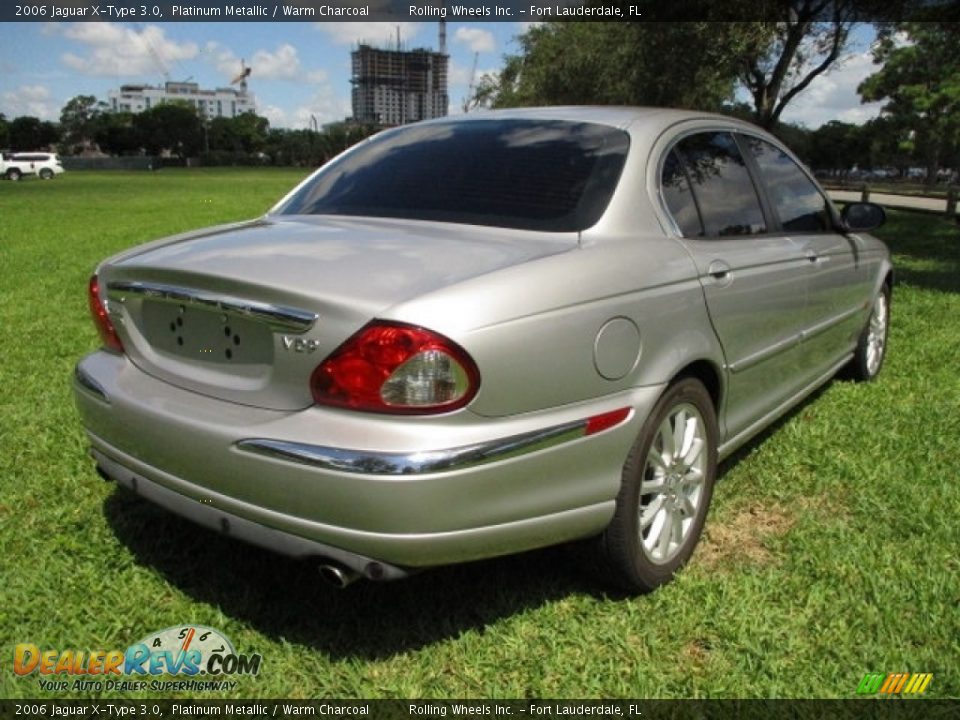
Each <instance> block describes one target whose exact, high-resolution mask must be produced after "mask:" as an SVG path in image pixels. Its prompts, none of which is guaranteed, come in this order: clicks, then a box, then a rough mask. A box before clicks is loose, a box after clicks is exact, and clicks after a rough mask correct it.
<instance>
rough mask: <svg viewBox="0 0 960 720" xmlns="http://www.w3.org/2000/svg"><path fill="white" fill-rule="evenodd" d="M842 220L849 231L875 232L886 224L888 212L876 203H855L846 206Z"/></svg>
mask: <svg viewBox="0 0 960 720" xmlns="http://www.w3.org/2000/svg"><path fill="white" fill-rule="evenodd" d="M840 218H841V219H842V220H843V224H844V227H845V228H846V229H847V230H851V231H857V230H861V231H865V230H873V229H874V228H877V227H880V226H881V225H883V223H884V222H886V220H887V211H886V210H884V209H883V208H882V207H880V206H879V205H877V204H876V203H870V202H854V203H850V204H848V205H846V206H844V208H843V211H842V212H841V213H840Z"/></svg>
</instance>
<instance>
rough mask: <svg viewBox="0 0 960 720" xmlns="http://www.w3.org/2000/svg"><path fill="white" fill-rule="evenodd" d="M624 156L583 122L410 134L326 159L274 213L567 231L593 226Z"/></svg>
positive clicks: (622, 142) (610, 135)
mask: <svg viewBox="0 0 960 720" xmlns="http://www.w3.org/2000/svg"><path fill="white" fill-rule="evenodd" d="M628 147H629V136H628V135H627V134H626V133H625V132H624V131H622V130H618V129H616V128H611V127H609V126H606V125H596V124H593V123H573V122H562V121H544V120H535V121H534V120H471V121H469V122H448V123H430V124H426V125H412V126H409V127H404V128H399V129H397V130H393V131H390V132H386V133H383V134H381V135H378V136H376V137H374V138H372V139H371V140H370V141H368V142H366V143H364V144H363V145H361V146H360V147H358V148H356V149H355V150H354V151H353V152H351V153H349V154H348V155H347V156H345V157H342V158H340V159H338V160H334V161H333V162H332V163H330V164H329V165H328V166H326V167H325V168H324V169H323V170H322V171H321V172H320V173H319V174H318V175H317V176H316V177H315V178H313V179H312V180H310V181H309V182H308V183H307V184H306V185H305V186H304V187H302V188H301V189H300V190H299V191H298V192H297V193H296V194H295V195H293V196H292V197H291V198H290V199H289V200H287V202H286V203H284V204H283V205H282V206H281V207H280V208H278V210H277V212H278V213H279V214H282V215H362V216H372V217H390V218H406V219H414V220H434V221H440V222H452V223H464V224H470V225H491V226H496V227H505V228H520V229H527V230H546V231H553V232H573V231H578V230H583V229H585V228H588V227H590V226H591V225H593V224H594V223H596V222H597V220H599V219H600V216H601V215H602V214H603V211H604V210H605V209H606V207H607V203H608V202H609V201H610V196H611V195H612V194H613V190H614V188H615V187H616V184H617V180H618V179H619V177H620V171H621V170H622V168H623V163H624V159H625V157H626V153H627V149H628Z"/></svg>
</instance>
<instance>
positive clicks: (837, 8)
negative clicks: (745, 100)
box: [740, 0, 867, 128]
mask: <svg viewBox="0 0 960 720" xmlns="http://www.w3.org/2000/svg"><path fill="white" fill-rule="evenodd" d="M866 6H867V5H866V4H865V3H863V2H861V1H860V0H787V1H786V2H784V3H782V12H783V17H782V18H781V19H780V20H779V21H778V22H765V23H762V25H763V30H759V31H757V32H756V33H755V34H754V36H753V37H754V39H755V40H756V42H754V43H753V45H752V46H750V47H748V48H747V50H746V52H745V53H744V54H743V56H742V57H741V60H740V81H741V82H742V83H743V85H744V87H746V88H747V90H748V91H749V92H750V95H751V97H752V98H753V108H754V122H756V123H757V124H758V125H760V126H762V127H765V128H773V127H774V126H775V125H776V123H777V122H778V121H779V119H780V115H781V114H782V113H783V110H784V108H786V106H787V105H788V104H789V103H790V101H791V100H793V99H794V98H795V97H796V96H797V95H799V94H800V93H801V92H803V91H804V90H805V89H806V88H808V87H809V86H810V83H812V82H813V81H814V80H815V79H816V78H817V77H819V76H820V75H822V74H823V73H825V72H826V71H827V70H828V69H829V68H830V67H831V66H832V65H833V64H834V63H835V62H836V61H837V60H838V59H839V58H840V56H841V54H842V53H843V50H844V48H845V46H846V43H847V39H848V37H849V35H850V30H851V28H852V27H853V23H854V22H855V21H856V20H857V19H858V18H859V17H860V16H861V14H862V12H863V10H864V8H865V7H866Z"/></svg>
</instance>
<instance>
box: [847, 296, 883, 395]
mask: <svg viewBox="0 0 960 720" xmlns="http://www.w3.org/2000/svg"><path fill="white" fill-rule="evenodd" d="M889 329H890V286H889V285H884V286H883V287H882V288H881V289H880V292H878V293H877V296H876V297H875V298H874V300H873V307H872V308H871V310H870V319H869V320H867V325H866V327H865V328H863V332H862V333H861V334H860V340H859V341H858V342H857V349H856V350H855V351H854V353H853V359H852V360H851V361H850V366H849V371H850V375H852V376H853V379H854V380H858V381H860V382H869V381H870V380H873V379H874V378H875V377H876V376H877V375H878V374H879V373H880V368H881V367H883V360H884V358H885V357H886V355H887V333H888V332H889Z"/></svg>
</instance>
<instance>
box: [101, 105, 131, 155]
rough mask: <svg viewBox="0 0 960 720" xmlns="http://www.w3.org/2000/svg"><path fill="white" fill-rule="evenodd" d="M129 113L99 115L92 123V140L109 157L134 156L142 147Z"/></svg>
mask: <svg viewBox="0 0 960 720" xmlns="http://www.w3.org/2000/svg"><path fill="white" fill-rule="evenodd" d="M133 117H134V116H133V114H132V113H129V112H105V113H101V114H100V115H99V116H98V117H97V119H96V121H95V122H94V129H93V139H94V140H95V141H96V143H97V145H98V146H99V147H100V149H101V150H102V151H103V152H105V153H109V154H111V155H135V154H137V153H138V152H139V151H140V147H141V145H142V143H141V140H140V133H139V132H137V129H136V127H134V123H133Z"/></svg>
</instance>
